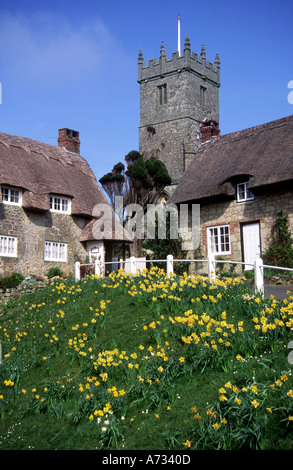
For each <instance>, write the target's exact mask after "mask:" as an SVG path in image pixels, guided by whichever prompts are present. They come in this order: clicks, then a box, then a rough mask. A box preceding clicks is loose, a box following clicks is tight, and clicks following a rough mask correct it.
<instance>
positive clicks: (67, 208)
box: [50, 196, 71, 214]
mask: <svg viewBox="0 0 293 470" xmlns="http://www.w3.org/2000/svg"><path fill="white" fill-rule="evenodd" d="M50 211H51V212H62V213H63V214H70V213H71V200H70V199H69V198H67V197H61V196H50Z"/></svg>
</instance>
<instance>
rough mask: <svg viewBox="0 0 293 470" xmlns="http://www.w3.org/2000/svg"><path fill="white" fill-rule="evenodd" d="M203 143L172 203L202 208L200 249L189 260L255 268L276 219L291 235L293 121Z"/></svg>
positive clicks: (207, 130)
mask: <svg viewBox="0 0 293 470" xmlns="http://www.w3.org/2000/svg"><path fill="white" fill-rule="evenodd" d="M212 129H213V123H212V122H206V123H204V124H203V126H202V138H203V143H202V145H201V147H200V148H199V149H198V151H197V152H196V154H195V156H194V158H193V160H192V161H191V163H190V164H189V166H188V168H187V170H186V172H185V174H184V176H183V177H182V179H181V181H180V182H179V184H178V186H177V188H176V190H175V192H174V194H173V197H172V200H171V202H173V203H175V204H177V205H179V207H180V204H183V203H184V204H188V205H189V206H190V207H191V205H192V204H200V245H199V248H198V249H197V250H196V252H189V253H188V257H189V258H191V259H192V258H194V257H196V258H203V259H205V258H206V257H207V256H208V255H209V253H213V254H214V255H216V258H218V259H219V258H222V260H235V261H243V262H245V263H247V265H246V266H245V267H246V268H247V269H250V268H251V267H250V266H249V265H248V264H249V263H251V262H253V260H254V258H255V256H256V255H257V254H262V253H263V252H264V251H265V250H266V249H267V247H268V244H269V243H270V240H271V229H272V226H273V224H274V223H275V221H276V218H277V216H278V213H280V212H283V213H285V214H288V220H289V224H290V227H289V228H290V230H291V231H292V230H293V184H292V183H293V116H288V117H285V118H283V119H279V120H276V121H272V122H269V123H266V124H263V125H259V126H256V127H252V128H249V129H245V130H242V131H239V132H234V133H231V134H227V135H223V136H216V137H212Z"/></svg>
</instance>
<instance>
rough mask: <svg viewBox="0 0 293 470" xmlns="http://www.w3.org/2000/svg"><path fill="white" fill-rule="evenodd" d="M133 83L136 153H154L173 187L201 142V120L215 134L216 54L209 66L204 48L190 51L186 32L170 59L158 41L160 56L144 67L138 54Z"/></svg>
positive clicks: (217, 103) (217, 93)
mask: <svg viewBox="0 0 293 470" xmlns="http://www.w3.org/2000/svg"><path fill="white" fill-rule="evenodd" d="M178 42H179V41H178ZM178 48H179V46H178ZM138 83H139V85H140V127H139V152H140V153H141V154H142V155H143V157H144V158H145V159H148V158H150V157H151V156H155V157H157V158H159V159H160V160H162V161H163V162H164V164H165V165H166V167H167V170H168V172H169V174H170V176H171V178H172V185H175V186H174V189H175V187H176V185H177V184H178V182H179V181H180V179H181V177H182V175H183V173H184V171H185V170H186V168H187V166H188V164H189V162H190V161H191V160H192V158H193V157H194V155H195V152H196V150H197V149H198V147H199V145H200V144H201V143H202V133H201V126H202V125H203V123H205V125H206V124H207V123H212V128H213V129H214V134H213V135H216V134H217V133H219V130H218V129H219V128H218V123H219V87H220V61H219V57H218V54H217V55H216V58H215V62H214V64H212V63H211V62H206V53H205V48H204V46H202V49H201V53H200V56H199V57H198V55H197V54H195V53H194V52H193V53H192V54H191V49H190V41H189V37H188V36H186V38H185V43H184V50H183V54H181V53H180V50H178V51H176V52H174V53H173V54H172V59H170V60H169V59H168V56H167V55H166V53H165V48H164V44H163V43H162V44H161V55H160V58H159V60H157V59H151V60H149V64H148V65H145V62H144V59H143V54H142V52H141V51H140V52H139V56H138ZM170 189H171V188H170Z"/></svg>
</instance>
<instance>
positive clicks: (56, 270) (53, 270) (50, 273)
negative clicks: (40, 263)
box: [47, 266, 62, 279]
mask: <svg viewBox="0 0 293 470" xmlns="http://www.w3.org/2000/svg"><path fill="white" fill-rule="evenodd" d="M54 276H62V271H61V269H60V268H58V266H52V267H51V268H50V269H49V270H48V272H47V277H48V278H49V279H51V277H54Z"/></svg>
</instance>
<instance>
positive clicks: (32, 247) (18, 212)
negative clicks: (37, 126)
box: [0, 129, 129, 275]
mask: <svg viewBox="0 0 293 470" xmlns="http://www.w3.org/2000/svg"><path fill="white" fill-rule="evenodd" d="M79 149H80V141H79V133H78V132H76V131H73V130H71V129H60V130H59V138H58V146H53V145H48V144H43V143H41V142H37V141H35V140H31V139H28V138H24V137H16V136H13V135H8V134H4V133H0V187H1V191H0V275H8V274H9V273H11V272H19V273H22V274H24V275H26V274H35V275H42V274H46V272H47V271H48V269H49V268H50V267H51V266H53V265H54V266H56V265H57V266H59V267H60V268H61V270H62V271H63V272H64V273H68V272H73V270H74V262H75V261H76V260H81V261H83V260H85V259H86V258H87V257H90V258H93V257H96V258H98V259H100V260H106V261H107V260H108V259H111V257H112V245H113V243H116V242H127V241H129V239H127V238H125V237H124V235H123V234H122V237H121V239H117V237H116V239H115V236H113V233H112V232H111V233H107V235H104V236H103V235H102V236H100V237H99V239H98V240H97V238H96V235H95V234H94V233H93V226H94V221H95V219H93V209H94V207H96V205H97V204H106V205H107V206H109V204H108V201H107V200H106V198H105V196H104V195H103V193H102V191H101V189H100V188H99V186H98V184H97V181H96V178H95V176H94V174H93V172H92V170H91V168H90V166H89V165H88V163H87V161H86V160H85V159H84V158H83V157H82V156H81V155H80V154H79ZM111 218H112V217H111ZM120 233H121V231H120Z"/></svg>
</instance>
